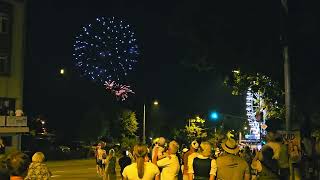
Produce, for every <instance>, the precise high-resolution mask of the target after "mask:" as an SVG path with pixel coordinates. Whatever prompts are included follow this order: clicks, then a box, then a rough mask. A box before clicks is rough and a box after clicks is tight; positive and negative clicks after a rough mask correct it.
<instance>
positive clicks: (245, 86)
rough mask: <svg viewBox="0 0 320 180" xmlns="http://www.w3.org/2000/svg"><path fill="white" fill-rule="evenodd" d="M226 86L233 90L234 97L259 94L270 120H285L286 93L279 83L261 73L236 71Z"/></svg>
mask: <svg viewBox="0 0 320 180" xmlns="http://www.w3.org/2000/svg"><path fill="white" fill-rule="evenodd" d="M225 85H227V86H229V87H231V88H232V94H233V95H243V94H245V93H247V91H248V90H250V91H251V92H252V93H258V94H259V96H260V97H261V99H263V102H262V104H263V105H262V106H263V107H262V108H265V109H267V111H268V118H280V119H283V118H284V112H285V108H284V92H283V89H282V88H281V87H280V85H279V83H278V82H276V81H274V80H272V79H271V78H270V77H268V76H266V75H264V74H260V73H241V72H240V71H234V72H233V74H232V76H231V77H229V78H227V79H226V80H225Z"/></svg>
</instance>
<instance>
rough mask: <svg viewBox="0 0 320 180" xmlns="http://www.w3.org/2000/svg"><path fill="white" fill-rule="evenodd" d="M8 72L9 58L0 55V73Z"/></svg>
mask: <svg viewBox="0 0 320 180" xmlns="http://www.w3.org/2000/svg"><path fill="white" fill-rule="evenodd" d="M8 73H9V59H8V56H3V55H0V74H8Z"/></svg>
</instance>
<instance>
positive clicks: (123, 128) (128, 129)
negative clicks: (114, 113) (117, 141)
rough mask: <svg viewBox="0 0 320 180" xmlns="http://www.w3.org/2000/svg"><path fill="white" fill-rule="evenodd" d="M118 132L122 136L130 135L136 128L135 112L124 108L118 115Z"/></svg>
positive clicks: (133, 134) (133, 133)
mask: <svg viewBox="0 0 320 180" xmlns="http://www.w3.org/2000/svg"><path fill="white" fill-rule="evenodd" d="M119 121H120V133H121V136H122V137H126V136H129V137H132V136H135V133H136V132H137V130H138V122H137V118H136V113H135V112H133V111H131V110H124V111H122V112H121V114H120V116H119Z"/></svg>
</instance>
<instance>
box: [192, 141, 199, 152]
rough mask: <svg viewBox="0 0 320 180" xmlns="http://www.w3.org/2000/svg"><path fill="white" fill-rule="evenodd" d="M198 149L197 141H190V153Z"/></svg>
mask: <svg viewBox="0 0 320 180" xmlns="http://www.w3.org/2000/svg"><path fill="white" fill-rule="evenodd" d="M198 148H199V143H198V141H196V140H194V141H192V142H191V144H190V149H191V150H192V151H197V150H198Z"/></svg>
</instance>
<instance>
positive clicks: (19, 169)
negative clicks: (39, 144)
mask: <svg viewBox="0 0 320 180" xmlns="http://www.w3.org/2000/svg"><path fill="white" fill-rule="evenodd" d="M6 163H7V167H8V171H9V174H10V176H21V177H24V176H26V174H27V171H28V167H29V164H30V158H29V156H28V155H26V154H24V153H22V152H19V151H18V152H13V153H11V154H9V155H8V157H7V159H6Z"/></svg>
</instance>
